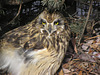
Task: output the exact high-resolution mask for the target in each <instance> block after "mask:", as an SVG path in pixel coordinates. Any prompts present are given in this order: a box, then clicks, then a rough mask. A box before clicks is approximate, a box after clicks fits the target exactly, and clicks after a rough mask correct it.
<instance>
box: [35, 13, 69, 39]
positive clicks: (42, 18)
mask: <svg viewBox="0 0 100 75" xmlns="http://www.w3.org/2000/svg"><path fill="white" fill-rule="evenodd" d="M36 27H37V28H38V29H39V30H40V32H41V33H42V34H44V35H47V36H49V37H50V36H52V35H53V34H57V35H58V34H60V33H61V32H62V31H65V30H66V29H67V21H66V19H65V18H64V17H63V16H62V15H61V14H60V13H58V12H54V13H49V12H48V11H43V12H42V13H41V14H40V15H39V17H38V19H37V24H36Z"/></svg>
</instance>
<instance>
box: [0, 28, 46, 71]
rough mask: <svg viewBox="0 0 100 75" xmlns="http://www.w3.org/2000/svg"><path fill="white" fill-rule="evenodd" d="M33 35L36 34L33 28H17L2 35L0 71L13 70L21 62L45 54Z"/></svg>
mask: <svg viewBox="0 0 100 75" xmlns="http://www.w3.org/2000/svg"><path fill="white" fill-rule="evenodd" d="M31 28H32V29H33V30H32V29H31ZM35 34H36V35H37V34H38V32H37V31H36V29H34V28H33V27H19V28H16V29H14V30H12V31H9V32H8V33H6V34H5V35H3V37H2V39H1V40H0V69H5V68H8V67H9V68H11V69H13V68H14V67H16V66H17V65H19V63H21V62H22V60H23V61H27V60H28V61H29V60H30V59H31V58H32V57H33V56H35V55H37V54H39V53H40V54H41V53H43V54H44V53H45V51H46V52H47V49H46V48H44V46H43V42H42V41H39V40H38V38H37V36H36V35H35ZM24 59H25V60H24Z"/></svg>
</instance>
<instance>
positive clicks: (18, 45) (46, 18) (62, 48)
mask: <svg viewBox="0 0 100 75" xmlns="http://www.w3.org/2000/svg"><path fill="white" fill-rule="evenodd" d="M69 40H70V28H69V26H68V22H67V20H66V19H65V18H64V16H63V15H62V14H61V13H59V12H57V11H54V12H52V13H49V11H47V10H44V11H43V12H42V13H41V14H40V15H39V16H38V17H37V18H35V19H34V20H33V21H32V22H30V23H29V24H26V25H24V26H20V27H18V28H16V29H13V30H11V31H9V32H7V33H5V34H4V35H3V36H2V38H1V40H0V69H2V70H3V69H6V70H7V72H8V73H10V74H11V75H54V74H55V73H56V71H57V70H58V69H59V67H60V65H61V63H62V60H63V58H64V56H65V53H66V50H67V47H68V42H69Z"/></svg>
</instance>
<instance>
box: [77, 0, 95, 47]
mask: <svg viewBox="0 0 100 75" xmlns="http://www.w3.org/2000/svg"><path fill="white" fill-rule="evenodd" d="M92 3H93V0H92V1H91V3H90V7H89V10H88V15H87V18H86V22H85V25H84V28H83V31H82V34H81V37H80V39H79V42H78V46H79V45H80V42H81V39H82V37H83V35H84V31H85V28H86V26H87V22H88V19H89V16H90V12H91V9H92Z"/></svg>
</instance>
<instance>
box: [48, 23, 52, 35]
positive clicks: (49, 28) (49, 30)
mask: <svg viewBox="0 0 100 75" xmlns="http://www.w3.org/2000/svg"><path fill="white" fill-rule="evenodd" d="M48 32H49V34H50V33H51V32H52V27H51V25H49V26H48Z"/></svg>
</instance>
